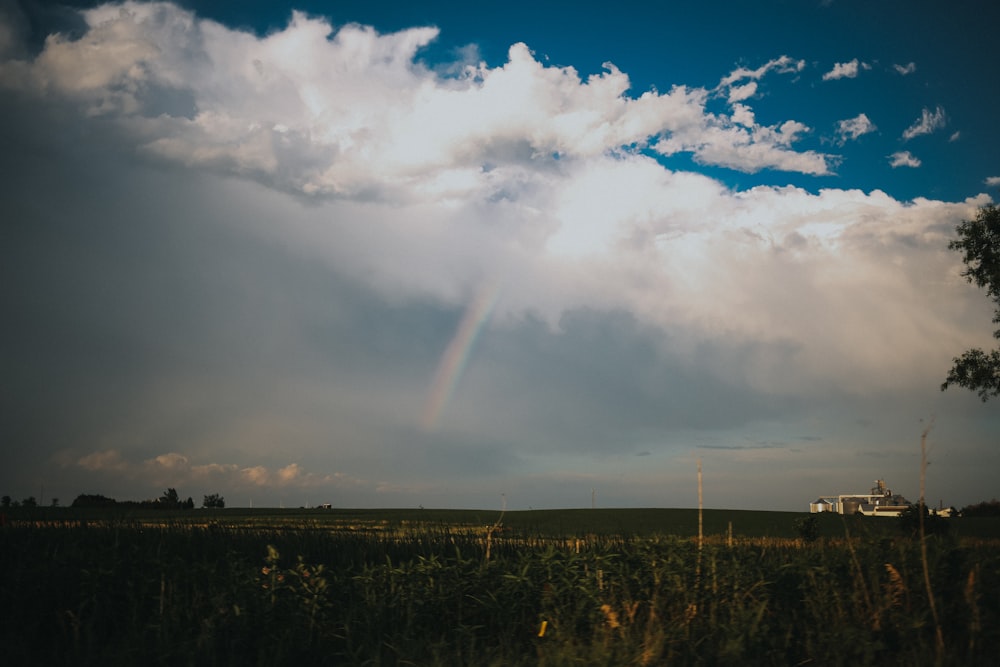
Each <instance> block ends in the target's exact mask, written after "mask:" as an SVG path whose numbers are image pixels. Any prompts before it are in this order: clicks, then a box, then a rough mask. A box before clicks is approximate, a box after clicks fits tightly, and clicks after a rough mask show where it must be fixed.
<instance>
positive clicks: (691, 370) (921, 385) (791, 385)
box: [0, 0, 1000, 510]
mask: <svg viewBox="0 0 1000 667" xmlns="http://www.w3.org/2000/svg"><path fill="white" fill-rule="evenodd" d="M997 18H1000V17H998V10H997V9H996V8H995V7H994V6H993V4H992V3H987V2H967V3H959V4H955V3H949V4H946V3H936V2H878V3H867V2H841V1H837V0H834V1H833V2H717V3H710V2H699V3H693V2H691V3H687V2H681V3H667V4H665V5H664V6H663V7H661V8H659V9H655V10H650V9H648V8H647V7H646V6H645V4H639V3H635V4H629V3H617V4H616V5H615V6H614V7H604V6H597V5H594V6H588V5H581V4H579V3H576V4H573V5H572V6H569V5H567V6H559V5H551V4H548V5H539V4H538V3H515V4H510V3H508V4H505V5H502V6H500V5H497V6H489V7H477V8H475V10H470V9H469V8H468V7H467V6H466V5H459V4H458V3H444V2H436V3H435V2H432V3H419V4H414V3H398V4H397V3H379V4H373V3H363V2H358V3H353V2H302V3H294V4H286V3H274V2H267V3H264V2H256V3H255V2H181V3H177V4H171V3H160V4H148V3H126V4H125V5H121V6H119V5H102V4H100V3H93V2H86V3H79V2H77V3H73V2H70V3H67V4H65V5H53V4H51V3H39V2H33V1H31V0H22V1H20V2H15V3H11V4H8V5H5V6H4V7H3V11H2V12H0V120H2V122H0V128H2V134H0V146H2V147H3V149H4V150H3V151H2V157H0V176H2V182H3V192H2V194H3V196H4V201H5V202H7V208H8V211H9V213H8V215H7V216H5V218H6V219H5V221H4V222H3V227H2V232H3V235H4V243H3V244H2V246H3V250H2V251H0V252H3V257H2V259H3V262H2V266H3V269H2V271H3V275H2V278H3V285H4V287H3V288H2V290H0V307H2V308H3V312H4V313H5V314H6V319H7V320H8V321H9V322H12V323H14V324H13V325H11V326H8V327H6V328H5V330H4V331H3V332H2V333H0V338H2V342H3V349H4V350H5V352H4V359H3V362H4V367H5V375H6V376H7V378H8V381H7V382H6V386H5V387H4V392H3V394H2V400H3V402H4V411H3V412H4V415H5V418H4V419H3V421H2V422H0V433H2V438H3V441H4V442H5V443H8V444H7V449H8V452H9V461H8V465H5V466H4V470H3V472H0V491H2V492H3V493H7V494H9V495H12V496H14V497H23V496H27V495H36V496H38V495H40V493H41V489H42V488H43V487H44V489H45V491H44V493H45V495H46V496H48V497H52V496H58V497H60V498H61V499H62V500H63V501H64V502H68V501H69V500H71V499H72V498H73V497H74V496H75V495H77V494H79V493H104V494H106V495H113V496H116V497H121V498H143V497H151V496H156V495H158V494H159V493H160V492H162V490H163V489H164V488H166V487H168V486H169V487H175V488H177V489H178V491H179V493H181V495H182V496H187V495H191V496H193V497H195V498H196V499H200V497H201V495H203V494H208V493H222V494H223V495H224V496H225V497H226V498H227V501H228V502H229V504H231V505H246V504H249V503H250V502H251V500H252V501H253V502H254V504H256V505H267V504H273V505H277V504H279V503H280V504H285V505H295V506H298V505H308V504H318V503H321V502H333V503H334V504H339V505H345V506H417V505H423V506H428V507H429V506H445V507H496V506H498V505H499V503H500V498H501V495H503V497H504V498H506V502H507V504H508V507H510V508H511V509H520V508H527V507H573V506H589V504H590V502H591V492H592V491H593V492H595V493H596V494H597V497H598V498H599V503H600V504H602V505H606V506H691V505H693V504H694V502H696V496H695V495H694V482H695V476H694V470H695V467H696V462H697V461H698V460H699V459H700V460H702V462H703V465H704V468H705V479H706V503H707V504H708V505H709V506H713V507H751V508H760V509H786V510H796V509H804V508H805V507H807V503H808V502H809V501H810V500H812V499H813V498H814V497H815V496H817V495H821V494H831V493H841V492H853V491H858V490H862V491H863V490H865V489H867V488H868V487H869V486H871V483H872V480H874V479H875V478H877V477H878V478H885V479H886V480H887V481H888V482H889V485H890V486H891V487H892V488H893V489H894V490H895V491H897V492H900V493H903V494H904V495H908V496H910V497H915V496H916V494H917V488H916V483H917V480H918V470H917V462H918V457H919V441H920V434H921V432H922V430H923V429H924V428H926V426H927V425H928V424H930V423H931V420H933V429H932V430H931V432H930V438H929V442H930V443H931V445H932V451H931V458H932V461H933V464H934V465H933V467H932V469H931V474H930V477H929V487H928V488H929V491H928V496H929V499H930V500H933V501H935V502H936V501H937V500H942V501H943V502H945V503H946V504H954V505H957V506H961V505H964V504H969V503H973V502H978V501H980V500H983V499H988V498H991V497H995V496H996V495H997V492H996V486H995V480H994V478H993V475H992V474H990V473H991V471H994V470H996V469H997V465H998V464H1000V453H998V451H997V448H996V443H997V441H998V435H1000V413H998V411H997V407H996V404H995V403H993V404H982V403H981V402H980V401H979V400H978V398H977V397H976V396H975V395H974V394H971V393H966V392H962V391H959V390H954V389H953V390H949V391H948V392H945V393H942V392H940V391H939V390H938V387H939V385H940V383H941V381H942V380H943V378H944V376H945V375H946V373H947V369H948V367H949V366H950V362H951V358H952V357H954V356H956V355H958V354H959V353H960V352H962V351H963V350H964V349H966V348H967V347H971V346H990V345H991V344H992V342H993V340H992V337H991V335H990V334H991V332H992V325H991V323H990V318H991V315H992V313H991V310H990V304H989V302H988V300H987V299H986V298H985V296H984V294H982V293H981V292H979V291H977V290H976V289H974V288H973V287H971V286H969V285H968V284H967V283H965V281H964V280H963V279H962V278H961V276H960V275H959V273H960V271H961V268H962V267H961V264H960V262H959V258H958V257H957V255H956V254H955V253H953V252H950V251H948V250H947V243H948V240H949V238H951V234H952V233H953V230H954V227H955V225H956V224H957V223H958V222H959V221H961V220H962V219H967V218H969V217H971V216H973V215H974V214H975V211H976V208H977V207H978V206H981V205H983V204H985V203H988V202H990V201H992V200H995V198H996V188H997V187H1000V164H998V163H997V160H996V155H997V154H1000V133H998V132H997V131H996V128H995V118H994V115H995V114H993V113H992V110H993V109H995V108H996V102H997V92H996V91H995V90H993V89H992V88H991V86H994V85H995V82H996V81H998V80H1000V71H998V70H1000V62H998V61H997V59H996V58H995V57H994V58H991V57H990V51H991V49H992V41H991V36H990V34H989V32H988V31H989V28H990V26H991V25H994V24H995V23H996V19H997Z"/></svg>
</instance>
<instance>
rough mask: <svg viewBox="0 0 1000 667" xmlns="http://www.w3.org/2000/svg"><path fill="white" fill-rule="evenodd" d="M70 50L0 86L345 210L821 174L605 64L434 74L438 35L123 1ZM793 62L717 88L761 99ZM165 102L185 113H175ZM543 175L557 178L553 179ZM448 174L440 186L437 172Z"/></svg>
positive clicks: (697, 101) (156, 146)
mask: <svg viewBox="0 0 1000 667" xmlns="http://www.w3.org/2000/svg"><path fill="white" fill-rule="evenodd" d="M84 17H85V19H86V21H87V25H88V30H87V31H86V32H85V33H84V34H83V35H82V36H81V37H80V38H79V39H78V40H70V39H68V38H65V37H60V36H56V37H53V38H51V39H50V40H49V41H48V42H47V43H46V46H45V48H44V50H43V51H42V52H41V53H40V54H39V55H38V57H37V58H36V59H35V60H34V61H30V62H21V61H16V62H15V61H8V62H7V63H4V64H3V65H2V66H0V84H6V85H7V86H15V87H21V88H29V89H34V90H35V91H36V92H38V93H39V94H44V95H50V96H60V97H65V98H68V99H71V100H75V101H76V102H77V103H79V104H81V105H83V107H84V108H85V109H86V111H87V113H89V114H92V115H99V116H105V117H110V118H113V119H118V120H119V122H121V123H122V126H123V127H125V128H127V129H128V130H129V131H130V132H132V134H133V136H134V137H135V138H136V140H137V141H139V142H140V143H141V146H142V150H143V151H145V152H146V153H147V154H152V155H156V156H159V157H160V158H163V159H166V160H169V161H172V162H177V163H181V164H184V165H189V166H199V167H203V168H209V169H213V170H219V171H223V172H228V173H235V174H240V175H247V176H252V177H254V178H256V179H258V180H260V181H262V182H266V183H269V184H271V185H273V186H275V187H278V188H280V189H284V190H292V191H297V192H300V193H305V194H318V195H327V196H344V197H366V198H368V197H372V196H375V197H380V198H393V199H402V200H405V199H407V198H410V197H413V196H415V195H416V194H417V193H426V192H438V193H440V194H441V196H454V195H456V194H457V193H460V192H474V191H481V190H482V189H488V188H489V187H491V185H490V180H491V178H490V177H488V176H486V174H484V173H483V171H482V167H483V165H489V166H490V168H491V169H495V168H497V167H502V168H511V169H516V168H519V167H520V166H523V165H525V164H528V163H532V164H535V165H538V166H539V167H541V166H542V165H545V164H549V165H550V167H554V166H555V165H554V164H553V163H552V157H553V156H558V157H559V158H560V159H562V160H566V159H579V158H588V157H591V156H594V155H599V154H602V153H606V152H609V151H610V152H616V151H621V150H633V149H634V148H635V147H642V146H646V145H649V144H651V143H652V144H655V145H656V146H657V150H659V151H661V152H663V153H664V154H673V153H677V152H689V153H692V154H693V155H694V157H695V159H696V160H698V161H699V162H702V163H705V164H710V165H719V166H725V167H730V168H733V169H739V170H742V171H757V170H761V169H780V170H787V171H801V172H803V173H807V174H825V173H829V171H830V168H829V164H828V160H829V157H828V156H825V155H823V154H819V153H816V152H813V151H804V152H799V151H796V150H794V148H793V147H792V144H793V141H794V139H795V138H796V137H797V136H798V135H800V134H801V133H803V132H805V131H807V128H806V127H805V126H804V125H802V124H800V123H797V122H794V121H786V122H783V123H778V124H776V125H773V126H761V125H754V126H749V127H748V126H746V125H745V124H743V123H742V122H741V121H740V120H734V119H731V118H728V117H726V116H724V115H716V114H711V113H708V112H707V111H706V110H705V101H706V98H707V96H708V95H709V92H708V91H706V90H704V89H698V88H686V87H683V86H680V87H675V88H674V89H672V90H671V91H669V92H668V93H665V94H660V93H657V92H655V91H647V92H645V93H643V94H641V95H639V96H637V97H632V96H629V95H627V94H626V91H627V90H628V88H629V86H630V82H629V79H628V77H627V76H626V75H625V74H624V73H622V72H621V71H619V70H618V69H617V68H616V67H614V65H611V64H607V65H606V69H605V71H604V72H603V73H602V74H599V75H593V76H590V77H588V78H587V79H585V80H584V79H581V77H580V76H579V75H578V74H577V72H576V71H575V70H574V69H573V68H570V67H565V68H563V67H550V66H545V65H543V64H542V63H541V62H539V61H538V60H536V59H535V57H534V56H533V54H532V53H531V52H530V50H529V49H528V47H527V46H526V45H524V44H515V45H513V46H512V47H511V48H510V51H509V54H508V61H507V62H506V63H504V64H503V65H502V66H499V67H488V66H486V65H485V64H479V65H476V66H465V69H464V71H463V72H462V73H461V74H460V75H458V76H448V77H445V76H442V75H441V74H440V73H439V72H438V71H429V70H427V69H426V68H425V67H423V66H422V65H420V64H419V63H418V62H417V61H416V60H415V54H416V52H417V51H418V50H419V49H420V48H421V47H423V46H425V45H427V44H428V43H429V42H431V41H432V40H433V39H435V37H436V36H437V30H436V29H433V28H414V29H409V30H403V31H400V32H398V33H393V34H387V35H383V34H378V33H376V32H375V31H374V30H372V29H370V28H366V27H362V26H344V27H342V28H340V29H339V30H336V31H335V30H334V29H333V28H332V27H331V26H330V25H329V24H328V23H327V22H325V21H323V20H320V19H314V18H310V17H307V16H306V15H304V14H300V13H294V14H293V16H292V19H291V22H290V23H289V25H288V26H287V27H286V28H285V29H284V30H281V31H279V32H275V33H272V34H270V35H268V36H266V37H256V36H254V35H250V34H248V33H244V32H239V31H236V30H231V29H228V28H225V27H223V26H221V25H219V24H216V23H213V22H210V21H205V20H200V19H198V18H196V17H195V16H194V15H193V14H191V13H189V12H186V11H184V10H181V9H179V8H177V7H175V6H173V5H169V4H156V5H150V4H139V3H134V2H126V3H124V5H122V6H121V9H119V8H118V6H104V7H99V8H97V9H93V10H89V11H86V12H84ZM803 66H804V63H803V62H802V61H794V60H792V59H791V58H788V57H787V56H783V57H782V58H778V59H776V60H772V61H771V62H769V63H767V64H765V65H764V66H762V67H761V68H758V69H757V70H746V69H741V70H737V71H736V72H734V73H733V74H731V75H730V76H729V77H727V78H726V79H724V81H737V80H747V79H750V80H751V82H750V83H749V84H746V85H744V86H742V87H739V88H737V89H735V90H734V91H732V92H731V96H732V99H733V100H734V101H736V100H739V99H743V98H745V97H747V96H750V95H752V94H753V80H755V79H757V78H760V77H761V76H763V75H764V74H765V73H767V72H769V71H772V70H773V71H777V72H794V71H798V70H800V69H801V68H802V67H803ZM165 99H179V100H184V99H188V100H190V101H189V102H188V103H187V104H185V105H182V108H179V109H177V108H167V107H165V106H164V102H163V100H165ZM546 168H549V167H546ZM445 173H450V174H453V175H454V178H451V177H449V178H448V179H447V182H446V183H445V182H443V181H442V180H441V176H442V174H445Z"/></svg>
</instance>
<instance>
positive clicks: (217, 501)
mask: <svg viewBox="0 0 1000 667" xmlns="http://www.w3.org/2000/svg"><path fill="white" fill-rule="evenodd" d="M201 506H202V507H208V508H212V509H222V508H223V507H225V506H226V499H225V498H223V497H222V496H220V495H219V494H218V493H212V494H209V495H207V496H205V499H204V500H203V501H202V503H201Z"/></svg>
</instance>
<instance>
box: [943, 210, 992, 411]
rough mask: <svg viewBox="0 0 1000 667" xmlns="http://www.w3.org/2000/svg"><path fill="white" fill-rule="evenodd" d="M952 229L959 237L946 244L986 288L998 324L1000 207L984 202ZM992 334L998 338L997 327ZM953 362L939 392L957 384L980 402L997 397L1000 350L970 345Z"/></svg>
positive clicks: (969, 277) (974, 280)
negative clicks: (986, 349) (972, 214)
mask: <svg viewBox="0 0 1000 667" xmlns="http://www.w3.org/2000/svg"><path fill="white" fill-rule="evenodd" d="M955 231H956V232H957V233H958V238H957V239H954V240H952V241H951V242H950V243H948V248H949V249H950V250H958V251H960V252H961V253H962V261H963V262H964V263H965V266H966V269H965V271H963V272H962V276H964V277H965V279H966V280H968V281H969V282H970V283H975V285H976V286H977V287H983V288H986V295H987V296H988V297H989V298H990V299H992V300H993V302H994V303H995V304H996V311H995V313H994V315H993V323H994V324H997V325H1000V209H998V208H997V207H996V206H994V205H993V204H987V205H986V206H983V207H982V208H980V209H979V211H978V212H977V213H976V218H975V219H974V220H963V221H962V222H961V223H960V224H959V225H958V227H956V228H955ZM993 336H994V337H995V338H998V339H1000V328H998V329H997V330H996V331H994V332H993ZM953 363H954V366H952V368H951V371H949V373H948V378H947V379H946V380H945V381H944V383H943V384H942V385H941V391H944V390H945V389H947V388H948V387H949V386H951V385H953V384H957V385H958V386H959V387H965V388H966V389H969V390H971V391H977V392H979V397H980V398H981V399H983V402H986V401H987V400H989V398H990V397H991V396H1000V349H998V350H992V351H989V352H986V351H983V350H982V349H980V348H973V349H971V350H967V351H966V352H964V353H963V354H962V356H960V357H955V359H954V360H953Z"/></svg>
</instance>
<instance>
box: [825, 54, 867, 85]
mask: <svg viewBox="0 0 1000 667" xmlns="http://www.w3.org/2000/svg"><path fill="white" fill-rule="evenodd" d="M859 68H860V69H865V70H869V69H871V68H872V67H871V65H869V64H868V63H863V62H859V61H858V59H857V58H855V59H854V60H851V61H850V62H846V63H835V64H834V66H833V69H832V70H830V71H829V72H827V73H826V74H824V75H823V80H824V81H831V80H834V79H853V78H855V77H856V76H857V75H858V70H859Z"/></svg>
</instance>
